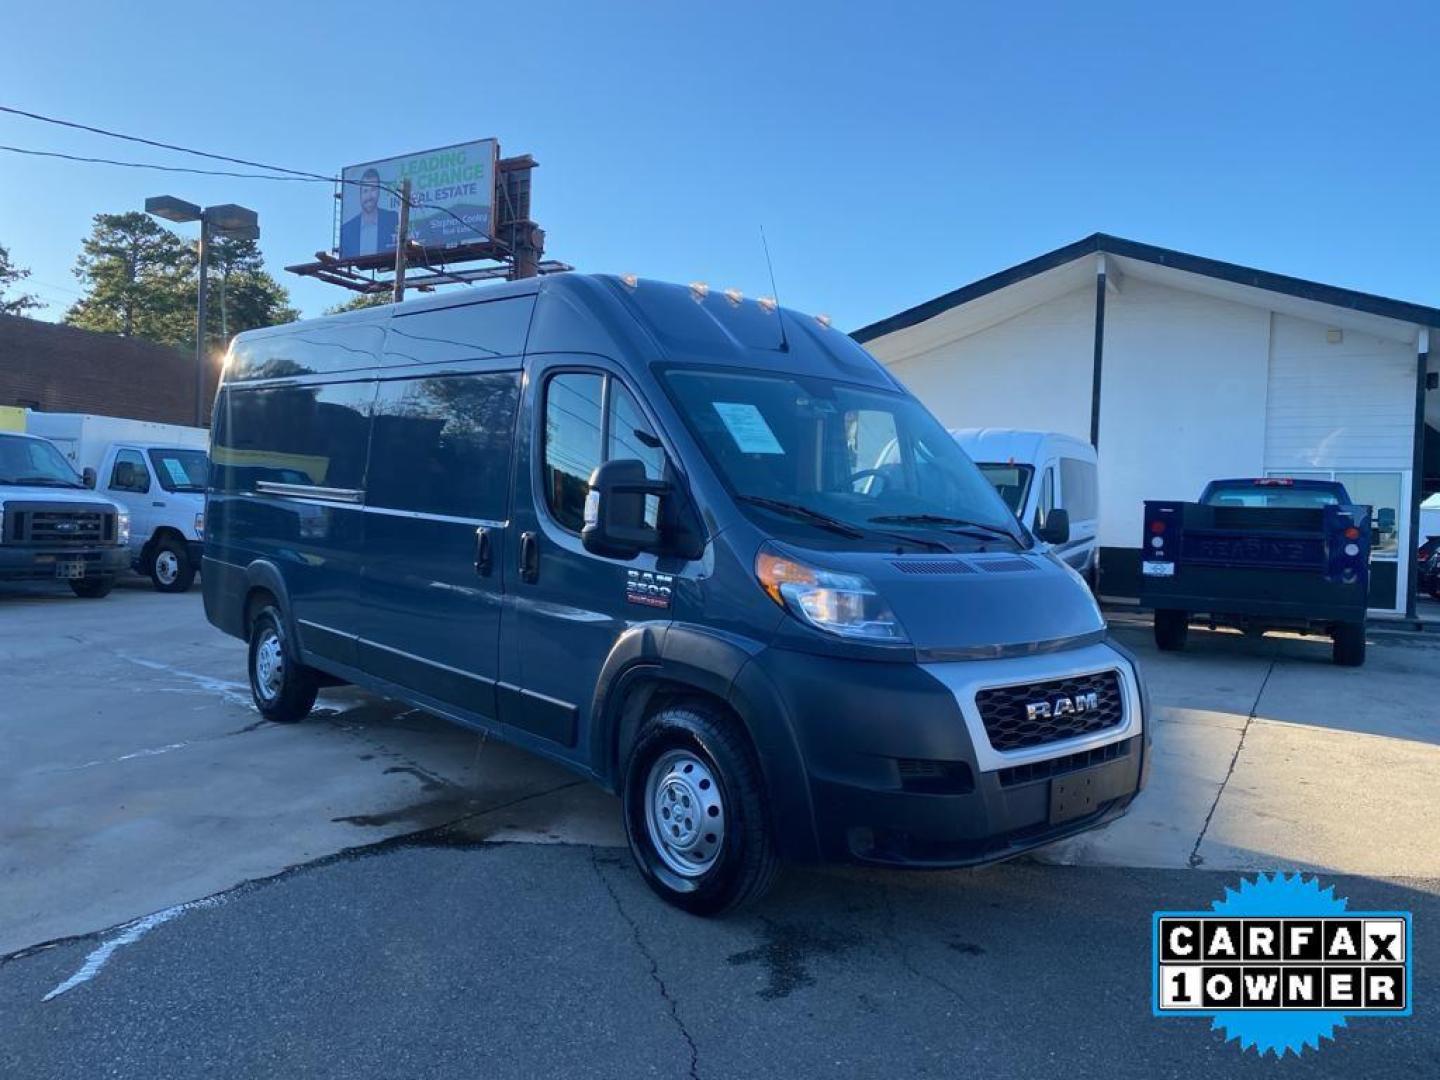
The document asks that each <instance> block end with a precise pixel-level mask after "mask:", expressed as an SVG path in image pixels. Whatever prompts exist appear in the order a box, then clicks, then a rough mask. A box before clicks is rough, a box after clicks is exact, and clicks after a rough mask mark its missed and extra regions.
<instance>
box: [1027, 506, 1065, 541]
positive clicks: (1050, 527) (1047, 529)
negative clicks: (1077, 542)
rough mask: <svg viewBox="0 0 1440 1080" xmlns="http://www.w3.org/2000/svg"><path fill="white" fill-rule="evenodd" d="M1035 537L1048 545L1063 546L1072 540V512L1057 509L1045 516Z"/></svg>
mask: <svg viewBox="0 0 1440 1080" xmlns="http://www.w3.org/2000/svg"><path fill="white" fill-rule="evenodd" d="M1035 535H1036V536H1038V537H1039V538H1040V539H1041V540H1044V541H1045V543H1047V544H1063V543H1065V541H1067V540H1069V539H1070V511H1069V510H1062V509H1061V508H1060V507H1058V506H1057V507H1056V508H1055V509H1053V510H1051V511H1050V512H1049V513H1048V514H1046V515H1045V521H1044V522H1043V523H1042V524H1041V526H1040V527H1039V528H1038V529H1036V530H1035Z"/></svg>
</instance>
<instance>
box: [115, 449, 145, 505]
mask: <svg viewBox="0 0 1440 1080" xmlns="http://www.w3.org/2000/svg"><path fill="white" fill-rule="evenodd" d="M110 490H111V491H138V492H140V493H142V494H143V493H144V492H147V491H149V490H150V470H149V469H147V468H145V459H144V458H143V457H141V456H140V451H138V450H121V451H120V452H119V453H117V454H116V455H115V466H114V468H112V469H111V470H110Z"/></svg>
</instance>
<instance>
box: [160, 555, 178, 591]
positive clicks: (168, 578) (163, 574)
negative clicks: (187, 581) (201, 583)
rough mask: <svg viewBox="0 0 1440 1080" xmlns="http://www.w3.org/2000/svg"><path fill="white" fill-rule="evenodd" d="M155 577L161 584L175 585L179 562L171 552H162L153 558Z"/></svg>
mask: <svg viewBox="0 0 1440 1080" xmlns="http://www.w3.org/2000/svg"><path fill="white" fill-rule="evenodd" d="M155 576H156V577H157V578H159V579H160V582H161V584H164V585H173V584H175V579H176V578H178V577H179V576H180V560H179V559H177V558H176V557H175V553H174V552H173V551H162V552H160V554H159V555H157V556H155Z"/></svg>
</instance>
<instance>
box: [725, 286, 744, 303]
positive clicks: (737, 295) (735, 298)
mask: <svg viewBox="0 0 1440 1080" xmlns="http://www.w3.org/2000/svg"><path fill="white" fill-rule="evenodd" d="M725 299H726V300H729V301H730V303H732V304H734V305H735V306H736V307H739V306H740V301H741V300H744V299H745V294H744V293H742V292H741V291H740V290H739V289H726V290H725Z"/></svg>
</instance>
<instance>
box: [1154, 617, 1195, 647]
mask: <svg viewBox="0 0 1440 1080" xmlns="http://www.w3.org/2000/svg"><path fill="white" fill-rule="evenodd" d="M1189 636H1190V614H1189V612H1185V611H1172V610H1170V609H1168V608H1161V609H1159V610H1157V611H1156V612H1155V647H1156V648H1157V649H1159V650H1160V651H1161V652H1179V651H1180V650H1181V649H1183V648H1185V639H1186V638H1188V637H1189Z"/></svg>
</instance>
